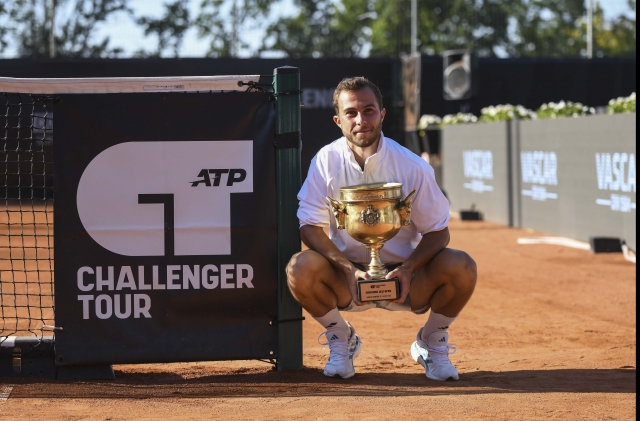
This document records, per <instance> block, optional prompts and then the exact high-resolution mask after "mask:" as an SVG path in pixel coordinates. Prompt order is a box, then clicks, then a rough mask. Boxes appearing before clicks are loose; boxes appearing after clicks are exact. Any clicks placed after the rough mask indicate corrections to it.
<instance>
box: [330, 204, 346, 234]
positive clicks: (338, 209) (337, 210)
mask: <svg viewBox="0 0 640 421" xmlns="http://www.w3.org/2000/svg"><path fill="white" fill-rule="evenodd" d="M327 200H328V201H329V203H331V206H332V207H333V216H335V217H336V222H337V223H338V229H339V230H343V229H344V219H345V217H346V216H347V207H346V206H345V204H344V203H342V202H341V201H339V200H336V199H334V198H333V197H331V196H327Z"/></svg>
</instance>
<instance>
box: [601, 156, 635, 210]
mask: <svg viewBox="0 0 640 421" xmlns="http://www.w3.org/2000/svg"><path fill="white" fill-rule="evenodd" d="M595 158H596V172H597V176H598V190H601V191H604V192H609V196H608V197H602V198H597V199H596V204H597V205H602V206H607V207H609V208H610V209H611V210H612V211H614V212H631V211H632V210H635V209H636V202H634V201H633V199H632V197H631V196H630V195H629V194H630V193H635V192H636V156H635V154H634V153H626V152H615V153H596V154H595ZM610 192H616V193H610ZM624 193H629V194H624Z"/></svg>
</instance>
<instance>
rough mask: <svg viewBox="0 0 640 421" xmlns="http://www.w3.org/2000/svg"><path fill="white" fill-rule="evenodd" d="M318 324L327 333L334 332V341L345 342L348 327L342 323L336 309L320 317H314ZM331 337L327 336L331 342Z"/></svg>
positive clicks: (342, 320) (345, 323)
mask: <svg viewBox="0 0 640 421" xmlns="http://www.w3.org/2000/svg"><path fill="white" fill-rule="evenodd" d="M314 319H316V320H317V322H318V323H320V324H321V325H322V326H323V327H324V328H325V329H327V332H334V331H335V333H336V334H337V336H336V339H338V338H339V339H340V340H342V341H344V340H347V339H348V337H349V326H348V325H347V322H345V321H344V319H343V318H342V315H341V314H340V312H339V311H338V309H337V308H334V309H333V310H330V311H329V312H328V313H327V314H325V315H324V316H322V317H314ZM332 337H333V335H327V338H328V339H329V340H331V338H332Z"/></svg>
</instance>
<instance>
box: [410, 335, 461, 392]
mask: <svg viewBox="0 0 640 421" xmlns="http://www.w3.org/2000/svg"><path fill="white" fill-rule="evenodd" d="M455 352H456V347H455V345H449V334H448V333H447V332H434V333H432V334H431V335H430V336H429V338H428V339H427V340H426V341H423V340H422V329H420V331H419V332H418V337H417V338H416V341H415V342H414V343H413V345H411V356H412V357H413V359H414V360H416V362H417V363H418V364H420V365H421V366H423V367H424V372H425V375H426V376H427V377H428V378H430V379H431V380H439V381H445V380H458V370H456V368H455V367H454V366H453V364H451V360H449V355H450V354H453V353H455Z"/></svg>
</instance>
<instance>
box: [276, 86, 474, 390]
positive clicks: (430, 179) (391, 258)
mask: <svg viewBox="0 0 640 421" xmlns="http://www.w3.org/2000/svg"><path fill="white" fill-rule="evenodd" d="M333 104H334V108H335V111H336V115H335V117H334V118H333V120H334V121H335V123H336V124H337V125H338V127H340V129H341V130H342V134H343V135H344V136H343V137H342V138H340V139H338V140H336V141H334V142H333V143H331V144H329V145H327V146H325V147H324V148H322V149H321V150H320V151H319V152H318V154H317V155H316V156H315V157H314V158H313V160H312V161H311V166H310V168H309V174H308V176H307V179H306V180H305V182H304V185H303V186H302V189H301V190H300V193H299V194H298V199H299V200H300V207H299V210H298V218H299V219H300V234H301V237H302V241H303V242H304V243H305V244H306V245H307V246H308V247H309V250H304V251H302V252H300V253H298V254H296V255H294V256H293V257H292V258H291V260H290V262H289V265H288V266H287V276H288V282H289V288H290V290H291V293H292V294H293V296H294V297H295V299H296V300H298V302H299V303H300V304H301V305H302V307H304V309H305V310H307V312H309V314H311V316H313V318H314V319H316V320H317V321H318V322H319V323H320V324H322V326H324V328H325V329H326V331H324V332H323V333H322V334H321V335H320V336H322V335H324V336H325V337H326V341H327V342H325V343H323V344H328V345H329V348H330V355H329V361H328V362H327V364H326V366H325V369H324V374H325V375H326V376H330V377H340V378H343V379H346V378H349V377H352V376H353V375H354V374H355V369H354V365H353V360H354V359H355V358H356V357H357V356H358V354H359V353H360V351H361V349H362V341H361V340H360V337H359V336H358V335H357V334H356V331H355V329H354V328H353V327H352V326H351V325H350V324H349V323H348V322H346V321H345V320H344V319H343V318H342V316H341V314H340V311H344V312H349V311H363V310H366V309H369V308H374V307H379V308H385V309H387V310H405V311H412V312H413V313H416V314H424V313H426V312H427V311H428V310H429V309H431V313H430V315H429V318H428V320H427V322H426V324H425V325H424V327H422V328H421V329H420V330H419V331H418V335H417V338H416V341H415V342H414V343H413V344H412V345H411V355H412V356H413V358H414V359H415V360H416V361H417V362H418V363H420V364H421V365H422V366H423V367H424V369H425V373H426V376H427V377H428V378H430V379H433V380H458V372H457V370H456V368H455V367H454V366H453V364H451V361H450V360H449V354H450V353H453V352H455V347H454V346H453V345H449V341H448V333H447V329H448V328H449V326H450V325H451V323H453V321H454V320H455V319H456V317H457V316H458V314H459V313H460V311H461V310H462V309H463V307H464V306H465V305H466V304H467V302H468V301H469V298H471V294H472V293H473V290H474V287H475V283H476V266H475V262H474V261H473V260H472V259H471V258H470V257H469V256H468V255H467V254H466V253H464V252H462V251H459V250H453V249H449V248H446V246H447V244H448V243H449V230H448V228H447V224H448V221H449V203H448V201H447V199H446V198H445V197H444V195H443V194H442V192H441V190H440V189H439V187H438V186H437V184H436V182H435V178H434V173H433V169H432V168H431V167H430V166H429V164H427V163H426V162H425V161H424V160H423V159H422V158H420V157H418V156H417V155H415V154H413V153H412V152H410V151H408V150H407V149H405V148H403V147H402V146H400V145H398V144H397V143H396V142H394V141H393V140H391V139H389V138H385V137H384V135H383V134H382V121H383V120H384V116H385V114H386V110H385V109H384V108H383V105H382V95H381V94H380V90H379V89H378V87H377V86H376V85H375V84H373V83H372V82H370V81H369V80H367V79H365V78H363V77H354V78H346V79H343V80H342V81H341V82H340V83H339V84H338V86H337V88H336V90H335V92H334V95H333ZM381 182H399V183H402V184H403V187H402V189H403V195H404V196H406V195H407V194H408V193H409V192H411V191H412V190H416V192H417V193H416V195H415V198H414V201H413V206H412V210H411V225H409V226H406V227H402V228H401V229H400V232H398V234H397V235H396V236H395V237H394V238H392V239H391V240H389V241H387V242H386V243H385V246H384V247H383V249H382V251H381V258H382V261H383V262H385V263H391V264H389V265H388V267H389V268H390V272H389V274H388V275H387V276H386V277H387V278H393V277H397V278H398V279H399V283H400V298H399V299H398V300H396V301H393V302H390V301H377V302H369V303H362V302H359V301H358V295H357V292H356V281H357V279H359V278H360V279H370V276H369V275H368V274H367V273H366V272H365V270H366V263H364V262H368V261H369V260H370V258H369V254H368V252H367V250H366V248H365V247H364V245H363V244H361V243H359V242H357V241H355V240H354V239H352V238H351V237H350V236H349V235H348V234H347V233H346V232H345V231H344V230H340V231H339V230H338V229H337V225H336V221H335V218H334V217H333V215H332V212H331V207H330V205H329V203H328V202H327V200H326V199H325V198H326V196H332V197H339V189H340V188H341V187H345V186H351V185H357V184H368V183H381ZM327 227H328V228H329V236H327V235H326V234H325V231H324V230H323V228H327ZM391 269H392V270H391Z"/></svg>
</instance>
